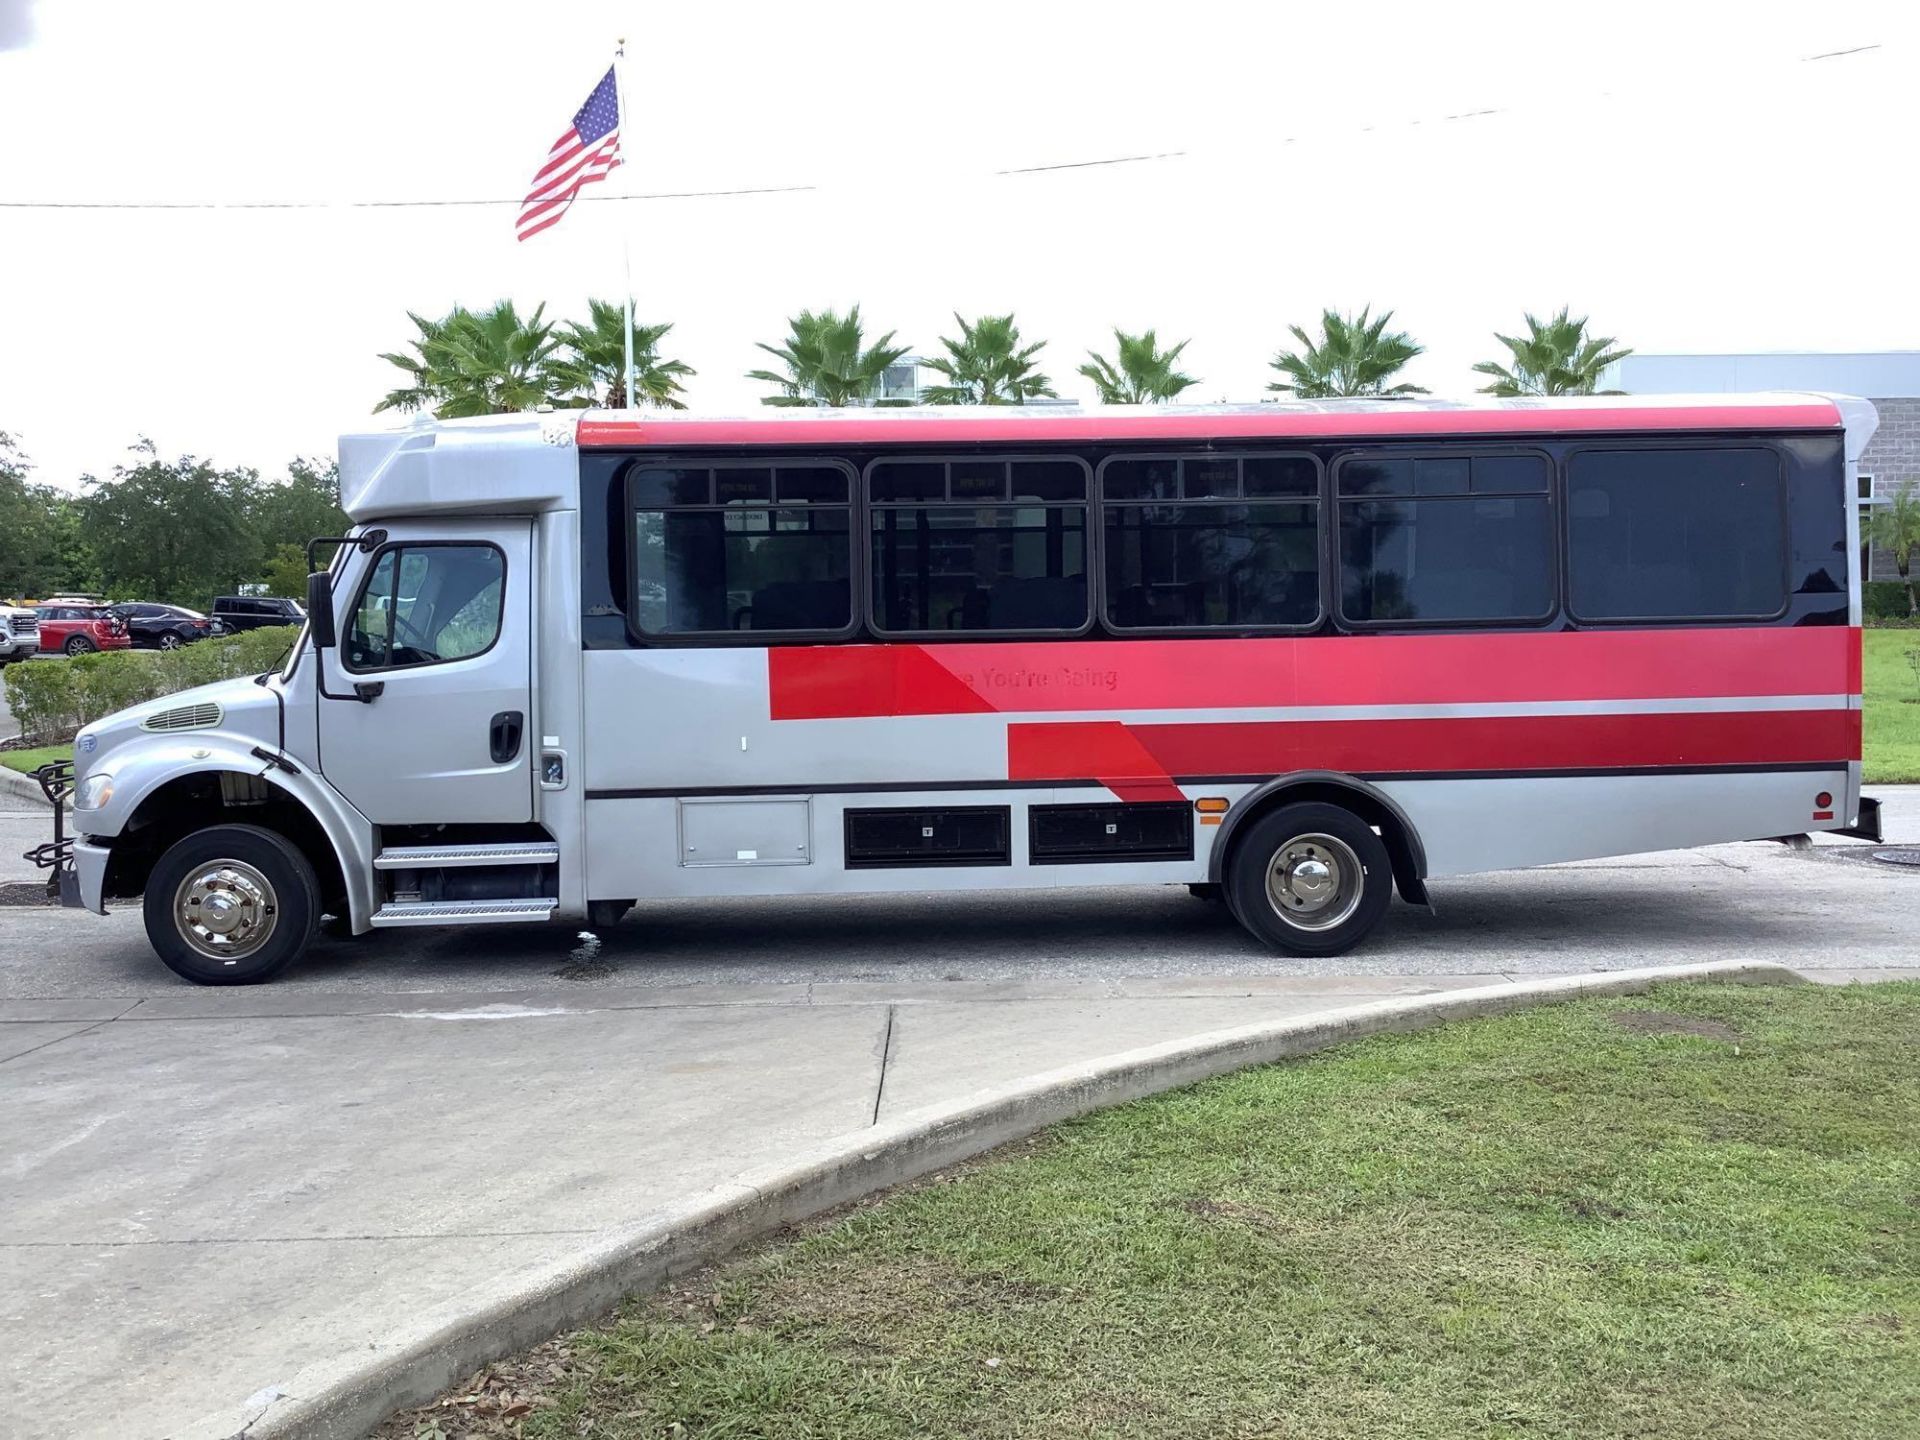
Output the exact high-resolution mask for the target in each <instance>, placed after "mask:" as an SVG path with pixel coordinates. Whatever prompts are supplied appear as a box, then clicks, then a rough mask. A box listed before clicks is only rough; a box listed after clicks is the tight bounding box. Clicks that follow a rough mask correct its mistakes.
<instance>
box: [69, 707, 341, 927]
mask: <svg viewBox="0 0 1920 1440" xmlns="http://www.w3.org/2000/svg"><path fill="white" fill-rule="evenodd" d="M187 738H188V737H186V736H180V735H176V736H170V737H168V739H167V741H166V742H165V743H161V744H157V745H152V746H142V747H140V749H139V751H138V753H135V754H131V755H123V754H121V753H119V752H117V753H116V757H115V764H114V796H113V799H112V801H111V802H110V803H109V805H108V806H107V807H106V808H104V809H103V810H101V811H97V812H89V811H84V810H83V811H79V812H77V813H75V815H74V816H73V828H74V829H75V830H76V831H77V832H80V833H82V834H87V835H92V836H97V837H99V838H102V839H105V840H106V841H107V842H108V843H109V844H110V843H111V842H112V840H113V839H115V838H117V837H118V836H119V835H121V834H122V833H124V831H125V830H126V827H127V825H128V823H129V822H130V821H131V820H132V819H133V817H134V816H135V815H137V814H138V813H139V811H140V807H141V806H142V805H144V804H145V803H146V802H147V801H148V800H149V799H150V798H152V796H153V795H154V793H155V792H156V791H158V790H160V789H161V788H162V787H163V786H165V785H169V784H171V783H173V782H174V781H176V780H182V779H186V778H188V777H190V776H194V775H218V774H222V773H226V774H235V775H245V776H247V777H248V778H250V779H255V780H263V781H265V782H266V783H267V784H268V785H270V786H272V787H273V788H274V789H275V790H277V791H279V792H280V793H281V794H282V795H284V796H285V797H286V798H287V799H288V800H290V801H292V802H293V803H294V804H296V805H298V806H299V807H300V808H301V809H302V810H304V811H306V813H307V814H308V815H310V816H312V817H313V820H314V823H315V824H316V825H318V826H319V827H320V833H321V834H322V835H324V836H325V837H326V840H327V843H328V844H329V845H331V846H332V847H333V853H334V859H335V860H336V861H337V862H338V863H339V866H340V873H341V877H342V879H343V880H344V881H345V883H346V888H347V905H348V909H349V912H350V913H349V917H348V918H349V921H350V923H351V925H352V927H353V929H354V932H355V933H356V934H357V933H359V932H360V931H362V930H364V929H366V928H367V924H368V918H369V917H370V916H371V915H372V914H373V910H374V896H373V880H372V873H373V854H372V849H373V827H372V825H371V824H370V823H369V822H368V821H367V819H366V818H365V817H364V816H362V815H361V814H360V812H359V811H357V810H355V809H354V808H353V807H352V806H351V805H349V804H348V803H347V801H346V800H345V799H344V797H342V796H341V795H340V793H339V792H338V791H336V790H335V789H333V787H332V786H330V785H327V784H325V783H324V782H323V781H321V780H320V779H319V777H318V776H316V775H314V774H313V773H312V772H310V771H309V770H307V769H306V768H305V767H304V766H302V767H300V768H299V769H296V770H290V769H286V768H284V767H283V764H282V763H281V762H280V761H278V760H277V759H276V760H274V761H268V760H263V759H262V758H261V757H260V756H259V755H256V754H254V753H253V750H252V748H251V747H249V746H247V745H245V744H244V743H242V742H238V741H235V740H232V739H229V738H225V737H221V736H217V735H209V734H195V735H193V736H192V737H191V740H192V743H191V744H188V743H183V742H184V741H185V740H186V739H187ZM123 748H124V747H123ZM196 752H197V753H196ZM94 815H99V816H100V817H101V818H102V819H104V820H106V821H107V822H108V823H107V824H105V825H100V826H98V828H93V829H90V828H88V821H89V819H91V818H92V816H94Z"/></svg>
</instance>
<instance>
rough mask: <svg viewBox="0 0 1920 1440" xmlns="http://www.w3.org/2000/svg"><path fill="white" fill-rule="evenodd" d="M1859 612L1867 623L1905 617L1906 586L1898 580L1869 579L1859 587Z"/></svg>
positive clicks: (1903, 618)
mask: <svg viewBox="0 0 1920 1440" xmlns="http://www.w3.org/2000/svg"><path fill="white" fill-rule="evenodd" d="M1860 613H1861V614H1862V615H1864V616H1865V617H1866V619H1867V621H1868V622H1869V623H1871V622H1873V621H1875V620H1905V619H1906V618H1907V587H1906V586H1905V585H1904V584H1903V583H1901V582H1900V581H1898V580H1869V581H1867V583H1866V584H1864V585H1862V586H1861V587H1860Z"/></svg>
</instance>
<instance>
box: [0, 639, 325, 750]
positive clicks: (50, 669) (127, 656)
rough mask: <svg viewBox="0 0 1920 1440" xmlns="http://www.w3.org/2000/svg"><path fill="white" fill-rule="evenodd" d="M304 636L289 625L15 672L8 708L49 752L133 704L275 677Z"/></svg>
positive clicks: (24, 666)
mask: <svg viewBox="0 0 1920 1440" xmlns="http://www.w3.org/2000/svg"><path fill="white" fill-rule="evenodd" d="M299 633H300V632H299V631H298V630H297V629H295V628H293V627H292V626H277V627H275V628H273V629H270V630H249V631H246V632H244V633H242V634H239V635H222V636H217V637H214V638H211V639H207V640H202V641H199V642H198V643H197V644H193V645H189V646H187V647H186V648H185V649H182V650H162V651H158V652H155V653H152V654H149V653H146V652H144V651H134V650H121V651H116V652H114V653H112V654H100V655H76V656H74V658H73V659H71V660H33V661H27V662H23V663H21V664H17V665H10V666H8V667H7V670H6V683H7V704H8V705H9V706H10V707H11V708H12V710H13V715H14V718H15V719H16V720H18V721H19V722H20V731H21V735H22V737H23V738H24V739H26V740H29V741H31V742H34V743H37V744H41V745H52V744H56V743H58V742H59V741H62V740H71V739H72V738H73V734H74V732H75V731H76V730H78V729H79V728H80V727H81V726H83V725H86V724H88V723H89V722H91V721H94V720H98V719H99V718H100V717H101V716H103V715H111V714H113V712H114V711H116V710H124V709H126V708H127V707H128V706H129V705H138V704H140V703H141V702H142V701H145V700H154V699H158V698H159V697H160V696H162V695H171V694H174V693H175V692H176V691H180V690H191V689H192V688H193V687H194V686H196V685H207V684H211V683H212V682H213V681H215V680H230V679H232V678H234V677H235V676H239V675H258V674H259V673H260V672H261V671H263V670H271V669H273V668H274V667H275V666H276V665H277V664H279V662H280V657H281V656H283V655H284V654H286V651H287V647H288V646H289V645H291V644H292V643H293V641H294V637H295V636H297V635H298V634H299Z"/></svg>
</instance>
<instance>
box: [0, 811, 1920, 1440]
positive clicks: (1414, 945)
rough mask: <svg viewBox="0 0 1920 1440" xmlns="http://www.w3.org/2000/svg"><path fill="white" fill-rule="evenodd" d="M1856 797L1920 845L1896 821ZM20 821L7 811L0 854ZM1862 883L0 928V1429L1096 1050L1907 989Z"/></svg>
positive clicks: (1877, 885)
mask: <svg viewBox="0 0 1920 1440" xmlns="http://www.w3.org/2000/svg"><path fill="white" fill-rule="evenodd" d="M1881 793H1882V795H1883V796H1884V797H1886V798H1889V799H1890V800H1891V801H1892V804H1891V805H1890V809H1889V818H1890V822H1891V825H1892V828H1893V830H1894V832H1895V834H1896V836H1897V837H1898V838H1902V839H1905V840H1908V841H1910V842H1915V843H1920V789H1908V790H1905V791H1900V792H1894V791H1891V790H1883V791H1882V792H1881ZM45 823H46V812H45V811H44V810H41V811H38V812H32V811H23V812H18V813H11V814H6V815H0V844H4V847H5V848H4V850H0V856H6V855H11V854H12V853H14V852H16V851H17V850H19V849H20V848H23V847H24V845H25V844H26V843H30V842H31V841H32V840H34V839H37V838H38V836H39V833H40V830H41V828H42V827H44V825H45ZM1864 851H1865V847H1862V846H1858V845H1853V844H1847V845H1844V846H1842V845H1840V844H1838V843H1834V844H1825V843H1823V844H1822V845H1820V846H1819V847H1818V848H1816V849H1815V850H1814V851H1812V852H1806V853H1796V852H1793V851H1789V850H1787V849H1786V848H1784V847H1782V846H1779V845H1774V844H1751V845H1735V846H1722V847H1716V848H1714V849H1711V850H1703V851H1698V852H1690V853H1686V854H1675V855H1658V856H1645V857H1638V858H1635V859H1632V860H1623V861H1607V862H1597V863H1592V864H1584V865H1574V866H1562V867H1554V868H1551V869H1546V870H1539V871H1529V872H1516V873H1511V874H1503V875H1493V876H1483V877H1477V878H1474V879H1470V880H1464V879H1463V880H1458V881H1449V882H1445V883H1443V884H1441V885H1439V886H1437V887H1436V889H1437V891H1438V894H1437V897H1436V898H1437V900H1438V902H1439V907H1440V913H1439V915H1438V916H1437V917H1433V916H1428V915H1426V914H1425V913H1424V912H1420V911H1415V910H1411V909H1409V908H1406V907H1399V906H1397V907H1396V908H1395V910H1394V912H1393V914H1392V918H1391V920H1390V923H1389V924H1388V925H1387V926H1386V927H1385V928H1384V930H1383V932H1382V933H1381V934H1380V935H1379V936H1378V938H1377V939H1376V941H1375V942H1374V943H1372V944H1371V945H1369V947H1368V948H1367V949H1365V950H1364V951H1362V952H1361V953H1359V954H1357V955H1351V956H1347V957H1344V958H1343V959H1341V960H1339V961H1333V962H1317V963H1316V962H1304V961H1299V960H1292V959H1283V958H1279V957H1274V956H1271V955H1268V954H1266V953H1265V952H1263V951H1260V950H1259V949H1257V948H1256V947H1255V946H1253V944H1252V943H1251V942H1250V941H1248V940H1246V939H1245V938H1244V937H1243V936H1242V935H1241V933H1240V931H1239V930H1238V928H1237V927H1236V926H1234V925H1233V923H1232V922H1231V920H1229V919H1228V918H1227V917H1226V916H1225V915H1224V913H1222V912H1221V911H1220V910H1219V908H1218V907H1216V906H1210V905H1207V904H1204V903H1201V902H1198V901H1194V900H1192V899H1190V898H1188V897H1187V896H1186V894H1185V892H1184V891H1183V890H1178V889H1155V890H1146V891H1124V890H1103V891H1092V892H1086V893H1084V894H1079V895H1069V896H1043V897H1014V898H1009V897H1005V896H1001V897H993V898H987V899H978V900H964V899H959V898H954V897H943V898H933V897H896V898H890V899H886V900H883V901H865V900H840V901H814V902H780V903H766V904H760V903H754V904H746V905H735V906H715V905H706V904H674V905H661V906H648V907H644V908H643V909H641V910H639V911H636V912H635V913H634V915H632V916H630V917H629V918H628V920H627V921H626V922H625V923H624V924H622V925H621V926H619V927H616V928H614V929H612V930H610V931H608V932H606V933H605V934H604V936H603V937H600V939H599V942H598V943H597V944H596V943H591V942H589V941H586V940H583V939H582V938H581V937H580V936H579V935H578V934H577V933H574V932H569V931H566V930H561V929H557V928H556V929H552V930H548V929H534V930H524V931H513V930H507V929H500V930H492V931H485V932H468V933H460V932H452V933H449V934H445V935H438V936H435V935H423V934H398V935H397V934H386V935H381V936H378V937H374V938H373V939H371V940H368V941H359V942H352V943H337V944H330V945H328V946H325V947H323V949H322V951H321V952H320V954H319V955H318V956H317V957H316V958H315V959H313V960H312V961H311V962H309V963H308V964H306V965H304V966H302V967H301V968H300V969H299V970H298V971H296V972H294V973H293V974H291V975H290V976H288V977H287V978H286V979H285V980H284V981H282V982H280V983H276V984H274V985H270V986H265V987H260V988H256V989H250V990H240V991H218V990H200V989H195V988H193V987H191V986H187V985H184V984H182V983H180V982H177V981H175V980H174V979H173V977H172V976H171V975H170V974H169V973H168V972H167V971H166V970H164V969H163V968H162V967H161V966H160V965H159V964H158V962H157V961H155V960H154V959H153V957H152V955H151V954H150V953H149V952H148V950H147V948H146V944H145V940H144V937H143V936H142V935H141V933H140V923H139V917H138V915H137V913H134V912H132V911H126V912H122V913H117V914H115V915H113V916H111V917H109V918H107V919H105V920H101V919H99V918H97V917H93V916H88V915H85V914H82V913H78V912H62V911H53V910H38V909H13V910H5V909H0V997H5V998H0V1115H5V1116H6V1117H7V1118H6V1122H5V1125H4V1127H0V1131H3V1138H0V1393H5V1394H7V1395H8V1396H9V1413H8V1422H7V1426H6V1427H5V1428H6V1430H7V1433H8V1434H10V1435H20V1436H37V1435H46V1436H54V1435H59V1436H86V1435H113V1436H125V1435H170V1436H176V1437H184V1436H187V1435H190V1434H194V1433H202V1432H200V1431H198V1430H197V1429H196V1427H197V1426H198V1424H199V1420H200V1417H204V1416H207V1415H209V1414H213V1413H215V1412H218V1413H219V1414H220V1415H221V1416H223V1417H230V1416H231V1415H232V1414H233V1413H235V1411H236V1407H237V1408H238V1409H239V1410H243V1411H244V1410H246V1409H247V1403H248V1401H249V1399H250V1398H251V1399H252V1400H253V1403H254V1406H255V1407H256V1408H257V1409H258V1410H261V1411H265V1410H268V1409H270V1408H271V1406H272V1405H273V1404H274V1403H276V1402H275V1401H274V1399H273V1397H274V1395H275V1394H276V1393H278V1392H281V1391H284V1390H286V1389H287V1388H288V1387H289V1386H291V1385H293V1384H295V1381H294V1379H293V1377H294V1376H296V1375H297V1374H299V1373H300V1372H301V1370H302V1369H303V1367H305V1366H308V1365H310V1364H312V1363H314V1362H316V1361H332V1362H336V1363H340V1364H350V1363H357V1362H356V1361H355V1360H354V1357H366V1358H373V1359H377V1358H379V1357H380V1356H382V1355H384V1354H386V1353H388V1347H390V1346H391V1344H392V1343H393V1337H394V1336H395V1335H398V1334H400V1333H402V1332H403V1331H405V1330H406V1329H407V1328H408V1327H409V1326H414V1325H417V1324H418V1322H419V1318H420V1316H421V1315H422V1314H425V1313H429V1312H431V1313H435V1314H438V1313H441V1312H442V1311H445V1310H447V1309H448V1307H452V1308H454V1309H456V1310H457V1309H458V1307H459V1306H460V1305H462V1304H464V1303H467V1301H466V1300H465V1299H463V1297H473V1296H476V1295H480V1294H490V1293H495V1292H496V1291H497V1289H498V1287H499V1286H501V1285H502V1284H506V1283H509V1282H510V1281H511V1277H513V1276H516V1275H522V1274H534V1273H536V1272H540V1271H541V1270H542V1268H543V1267H552V1266H554V1265H556V1264H561V1263H564V1262H565V1261H566V1259H567V1258H568V1257H569V1256H571V1255H574V1254H577V1253H581V1252H582V1251H584V1250H586V1249H588V1248H589V1247H591V1246H592V1245H593V1244H594V1243H596V1240H595V1237H597V1236H602V1235H604V1234H605V1233H606V1232H607V1231H608V1228H609V1227H614V1226H619V1225H622V1224H631V1223H632V1222H634V1221H635V1220H636V1218H643V1217H645V1216H647V1215H648V1214H649V1213H651V1212H653V1211H655V1210H657V1209H658V1208H659V1207H663V1206H669V1205H672V1204H675V1203H684V1202H685V1201H686V1199H687V1198H688V1197H689V1196H693V1195H697V1194H699V1193H701V1192H703V1191H705V1190H706V1189H707V1188H708V1187H712V1186H725V1185H728V1184H730V1183H732V1182H733V1181H735V1180H736V1179H737V1178H738V1177H740V1176H741V1175H743V1174H745V1173H747V1172H752V1171H756V1170H760V1169H764V1168H765V1167H767V1166H769V1165H773V1164H776V1163H779V1162H782V1161H788V1160H791V1159H792V1158H793V1157H795V1156H804V1155H806V1154H808V1153H811V1152H812V1151H813V1150H814V1149H816V1148H817V1147H819V1146H821V1145H823V1144H827V1143H830V1142H833V1141H834V1140H835V1138H836V1137H841V1138H845V1137H849V1136H850V1135H854V1134H857V1133H858V1132H860V1131H862V1130H863V1129H866V1128H869V1127H874V1126H876V1125H878V1126H884V1125H886V1124H888V1123H890V1122H894V1121H897V1120H898V1119H899V1118H900V1117H902V1116H903V1115H906V1114H908V1113H912V1112H916V1111H920V1110H922V1109H924V1107H928V1106H933V1105H938V1104H941V1103H943V1102H945V1103H951V1102H952V1101H953V1100H954V1099H955V1097H959V1096H965V1095H968V1094H971V1093H974V1092H976V1091H978V1090H979V1089H980V1088H981V1087H983V1086H991V1085H1000V1084H1006V1083H1009V1082H1012V1081H1017V1080H1019V1079H1020V1078H1021V1077H1028V1076H1032V1075H1035V1074H1038V1073H1041V1072H1047V1071H1051V1070H1053V1069H1055V1068H1056V1067H1060V1066H1073V1065H1082V1064H1087V1063H1092V1062H1095V1061H1097V1060H1098V1059H1099V1058H1100V1057H1102V1056H1111V1055H1112V1054H1114V1053H1115V1052H1117V1051H1125V1050H1130V1049H1133V1048H1135V1047H1139V1046H1145V1045H1154V1044H1162V1043H1166V1042H1177V1041H1180V1040H1182V1039H1183V1038H1189V1037H1194V1036H1198V1035H1201V1034H1204V1033H1212V1032H1215V1031H1219V1030H1221V1029H1223V1028H1228V1027H1236V1026H1242V1025H1246V1024H1250V1023H1259V1022H1268V1021H1278V1020H1284V1019H1286V1018H1289V1017H1297V1016H1305V1015H1311V1014H1314V1013H1319V1012H1324V1011H1327V1010H1328V1009H1330V1008H1332V1007H1341V1006H1348V1005H1351V1004H1353V1003H1354V1002H1355V1001H1356V1000H1365V999H1370V998H1374V997H1380V996H1423V995H1429V996H1444V995H1447V994H1450V993H1455V992H1461V991H1464V990H1466V989H1469V988H1471V987H1478V986H1482V985H1484V984H1486V983H1487V982H1489V981H1495V982H1497V981H1500V980H1502V979H1503V978H1506V977H1509V976H1512V977H1518V976H1540V975H1545V974H1552V973H1564V972H1571V971H1587V970H1605V969H1620V968H1627V967H1635V966H1644V965H1651V964H1661V963H1673V962H1684V961H1701V960H1711V959H1717V958H1729V959H1738V960H1742V961H1765V960H1773V961H1776V962H1779V963H1784V964H1788V965H1791V966H1794V967H1797V968H1800V969H1802V970H1804V971H1806V972H1807V973H1810V974H1822V975H1826V976H1828V977H1829V978H1832V979H1835V980H1842V979H1846V978H1849V977H1850V976H1853V975H1858V974H1878V975H1885V976H1893V975H1898V974H1907V975H1913V976H1920V871H1910V870H1903V869H1899V868H1896V867H1893V866H1889V865H1882V864H1878V863H1876V862H1874V861H1872V860H1870V859H1867V858H1864ZM24 874H25V871H24V867H21V866H20V865H19V862H17V861H7V860H4V859H0V879H13V878H24ZM1903 967H1904V968H1903ZM247 1413H248V1414H251V1413H252V1411H247ZM219 1423H220V1424H222V1425H225V1429H224V1430H220V1429H218V1428H217V1427H216V1429H215V1430H213V1431H208V1432H205V1433H225V1434H231V1433H232V1432H233V1431H234V1430H236V1429H238V1428H239V1425H238V1424H237V1423H227V1421H226V1419H222V1420H221V1421H220V1422H219Z"/></svg>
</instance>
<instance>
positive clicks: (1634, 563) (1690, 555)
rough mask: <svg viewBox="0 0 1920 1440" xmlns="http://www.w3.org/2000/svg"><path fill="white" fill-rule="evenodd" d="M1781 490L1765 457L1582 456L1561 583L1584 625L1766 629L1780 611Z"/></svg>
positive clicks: (1783, 593) (1760, 453)
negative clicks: (1692, 623) (1760, 623)
mask: <svg viewBox="0 0 1920 1440" xmlns="http://www.w3.org/2000/svg"><path fill="white" fill-rule="evenodd" d="M1785 483H1786V482H1785V479H1784V476H1783V473H1782V470H1781V465H1780V457H1779V456H1778V455H1777V454H1775V453H1774V452H1773V451H1771V450H1760V449H1739V450H1732V449H1728V450H1714V449H1706V448H1701V449H1677V450H1651V449H1649V450H1581V451H1577V452H1575V454H1574V455H1573V456H1572V457H1571V458H1570V459H1569V460H1568V462H1567V580H1568V594H1569V597H1570V600H1571V606H1572V610H1573V613H1574V615H1575V616H1576V617H1578V618H1580V619H1582V620H1729V619H1756V620H1757V619H1769V618H1771V617H1773V616H1775V615H1778V614H1780V613H1781V612H1782V611H1783V610H1785V609H1786V605H1787V555H1786V549H1787V535H1786V518H1785V515H1786V511H1785Z"/></svg>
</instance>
